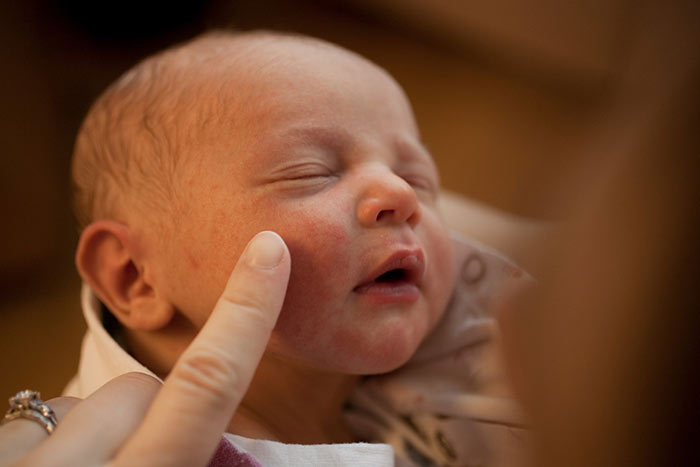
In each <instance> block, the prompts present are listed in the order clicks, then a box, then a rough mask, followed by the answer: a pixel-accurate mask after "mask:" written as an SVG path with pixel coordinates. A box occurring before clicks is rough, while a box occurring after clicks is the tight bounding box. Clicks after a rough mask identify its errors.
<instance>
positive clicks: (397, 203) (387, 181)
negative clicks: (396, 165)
mask: <svg viewBox="0 0 700 467" xmlns="http://www.w3.org/2000/svg"><path fill="white" fill-rule="evenodd" d="M357 219H358V220H359V221H360V224H361V225H363V226H365V227H376V226H380V225H387V224H397V225H398V224H402V223H407V224H408V225H409V226H411V228H413V227H415V226H416V225H417V224H418V222H420V219H421V210H420V205H419V204H418V198H417V197H416V192H415V191H414V190H413V188H411V186H410V185H409V184H408V183H406V181H405V180H403V179H402V178H400V177H398V176H397V175H395V174H393V173H381V174H375V175H373V176H372V179H371V180H368V183H367V189H366V190H365V193H364V195H363V196H362V197H361V199H360V201H359V203H358V205H357Z"/></svg>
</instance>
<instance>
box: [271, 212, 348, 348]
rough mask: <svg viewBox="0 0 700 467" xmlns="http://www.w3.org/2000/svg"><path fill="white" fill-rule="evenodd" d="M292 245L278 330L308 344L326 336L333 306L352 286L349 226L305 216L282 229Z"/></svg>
mask: <svg viewBox="0 0 700 467" xmlns="http://www.w3.org/2000/svg"><path fill="white" fill-rule="evenodd" d="M280 234H281V235H282V237H283V238H284V239H285V242H286V243H287V246H288V247H289V251H290V255H291V259H292V271H291V276H290V279H289V286H288V288H287V295H286V297H285V302H284V306H283V308H282V313H281V314H280V318H279V320H278V323H277V328H276V332H277V333H278V334H280V337H283V338H288V339H290V340H293V341H297V345H304V343H303V342H301V343H299V341H303V340H304V339H314V340H317V339H320V340H323V339H324V338H325V337H324V336H325V335H326V334H325V330H326V329H327V328H326V327H327V326H328V324H329V322H330V321H332V319H333V317H332V316H331V315H332V314H333V310H335V309H337V308H338V307H339V306H340V304H341V303H340V302H341V300H342V299H343V298H344V296H345V295H346V294H347V293H348V292H350V291H351V290H352V287H353V284H351V283H350V282H351V281H350V280H349V278H348V275H347V264H348V256H347V254H348V253H349V252H348V243H349V235H348V230H347V228H345V227H344V226H342V225H338V224H334V223H330V222H319V221H312V220H303V221H301V222H300V223H299V224H297V226H296V228H295V229H294V230H293V231H289V232H280Z"/></svg>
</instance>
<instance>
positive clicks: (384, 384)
mask: <svg viewBox="0 0 700 467" xmlns="http://www.w3.org/2000/svg"><path fill="white" fill-rule="evenodd" d="M453 243H454V246H455V255H456V264H457V265H458V271H457V273H458V281H457V286H456V288H455V291H454V294H453V297H452V300H451V302H450V306H449V308H448V310H447V311H446V313H445V316H444V318H443V319H442V321H441V323H440V324H439V325H438V327H437V328H436V329H435V330H434V332H433V333H432V334H431V335H430V336H429V337H428V338H427V339H426V341H425V342H424V343H423V344H422V345H421V347H420V348H419V350H418V352H417V353H416V355H415V356H414V357H413V358H412V359H411V361H410V362H409V363H408V364H407V365H406V366H404V367H402V368H401V369H399V370H397V371H395V372H393V373H391V374H387V375H382V376H374V377H370V378H367V379H366V380H365V381H364V382H363V383H362V384H361V385H360V386H359V387H358V389H357V391H356V392H355V393H354V395H353V396H352V399H351V401H350V402H349V406H348V410H347V412H346V416H347V421H348V423H349V425H350V426H351V428H352V429H353V430H354V431H355V432H356V434H357V435H358V437H359V438H360V439H363V440H366V441H367V442H363V443H346V444H323V445H298V444H284V443H279V442H275V441H268V440H257V439H249V438H245V437H242V436H237V435H233V434H230V433H225V434H224V438H225V439H226V440H227V441H229V442H230V443H231V444H232V445H233V446H234V447H235V449H236V450H237V451H239V452H240V453H244V454H246V455H249V456H251V457H252V458H253V459H254V460H255V461H257V462H253V463H250V464H240V463H235V464H236V465H263V466H271V467H272V466H289V467H292V466H306V467H315V466H318V467H322V466H323V467H327V466H368V467H380V466H381V467H384V466H393V465H395V462H396V465H398V466H400V467H403V466H443V465H445V466H447V465H450V466H451V465H454V466H477V465H478V466H498V467H500V466H504V467H505V466H507V467H513V466H518V465H520V464H521V460H522V459H523V458H524V455H525V454H524V451H525V450H526V447H527V442H526V441H525V440H526V439H527V433H526V430H525V429H524V425H525V423H524V421H523V418H522V416H521V415H520V413H519V410H518V408H517V406H516V405H515V403H514V402H513V401H512V399H511V398H510V394H509V391H508V388H507V387H506V384H505V378H504V376H503V374H502V372H501V368H502V366H501V364H500V361H499V359H498V355H497V354H496V352H495V346H494V345H493V337H494V334H493V333H494V330H495V327H494V323H493V318H492V316H491V311H492V304H493V299H494V298H495V297H497V296H498V295H499V294H500V293H501V292H502V291H503V290H504V289H505V288H506V287H510V286H512V284H513V283H516V282H519V281H526V282H527V281H532V279H531V278H530V277H529V276H528V275H527V274H526V273H525V272H524V271H522V270H521V269H520V268H519V267H517V266H516V265H514V264H513V263H512V262H510V261H509V260H507V259H505V258H503V257H502V256H500V255H499V254H498V253H496V252H494V251H492V250H489V249H488V248H485V247H483V246H481V245H479V244H476V243H474V242H472V241H469V240H466V239H464V238H461V237H458V236H454V238H453ZM81 298H82V308H83V315H84V316H85V320H86V322H87V331H86V334H85V337H84V338H83V343H82V348H81V356H80V363H79V366H78V372H77V374H76V375H75V377H74V378H73V379H72V380H71V381H70V383H69V384H68V386H67V387H66V389H65V390H64V395H68V396H74V397H80V398H84V397H87V396H88V395H90V394H91V393H92V392H94V391H95V390H97V389H98V388H99V387H101V386H102V385H103V384H105V383H107V382H108V381H110V380H111V379H113V378H115V377H117V376H119V375H122V374H124V373H129V372H141V373H145V374H149V375H151V376H153V377H156V375H155V374H153V372H151V371H150V370H149V369H148V368H146V367H145V366H143V365H142V364H141V363H139V362H138V361H137V360H136V359H134V358H133V357H132V356H131V355H129V353H128V352H127V351H125V350H124V349H123V348H122V347H121V346H120V345H119V344H118V343H117V341H115V340H114V338H113V337H112V336H111V335H110V333H109V332H107V330H106V329H105V327H104V326H103V319H102V318H103V317H102V311H101V304H100V302H99V300H98V299H97V297H96V296H95V295H94V293H93V292H92V290H91V289H90V288H89V287H88V286H87V285H84V286H83V290H82V297H81ZM217 465H219V464H217Z"/></svg>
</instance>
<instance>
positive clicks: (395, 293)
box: [355, 282, 420, 305]
mask: <svg viewBox="0 0 700 467" xmlns="http://www.w3.org/2000/svg"><path fill="white" fill-rule="evenodd" d="M355 293H356V294H358V295H359V296H360V297H361V298H362V299H363V300H366V301H368V302H370V303H373V304H376V305H385V304H399V303H414V302H415V301H416V300H418V299H419V298H420V290H419V289H418V286H417V285H416V284H414V283H413V282H372V283H369V284H364V285H361V286H359V287H357V288H356V289H355Z"/></svg>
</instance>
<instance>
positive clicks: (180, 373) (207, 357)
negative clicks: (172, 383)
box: [172, 348, 245, 401]
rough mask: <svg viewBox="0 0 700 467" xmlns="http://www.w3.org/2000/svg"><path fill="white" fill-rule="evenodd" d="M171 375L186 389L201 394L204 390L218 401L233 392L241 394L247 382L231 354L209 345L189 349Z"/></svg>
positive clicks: (226, 398) (228, 396) (223, 399)
mask: <svg viewBox="0 0 700 467" xmlns="http://www.w3.org/2000/svg"><path fill="white" fill-rule="evenodd" d="M172 376H173V378H174V379H175V380H176V381H177V382H178V384H179V385H181V386H183V389H185V390H189V391H193V392H195V393H198V394H199V393H201V392H202V391H204V392H205V393H207V394H208V397H210V398H213V399H214V400H215V401H225V400H228V399H230V398H231V396H232V395H234V394H242V393H243V389H244V386H245V381H244V380H243V379H242V378H241V375H240V374H239V371H238V369H237V367H236V366H235V365H234V364H233V362H232V359H231V357H229V356H226V355H223V354H222V353H221V352H217V351H215V350H213V349H208V348H199V349H190V351H188V352H186V354H184V355H183V357H182V358H181V360H180V361H179V362H178V364H177V365H176V367H175V369H174V370H173V372H172Z"/></svg>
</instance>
